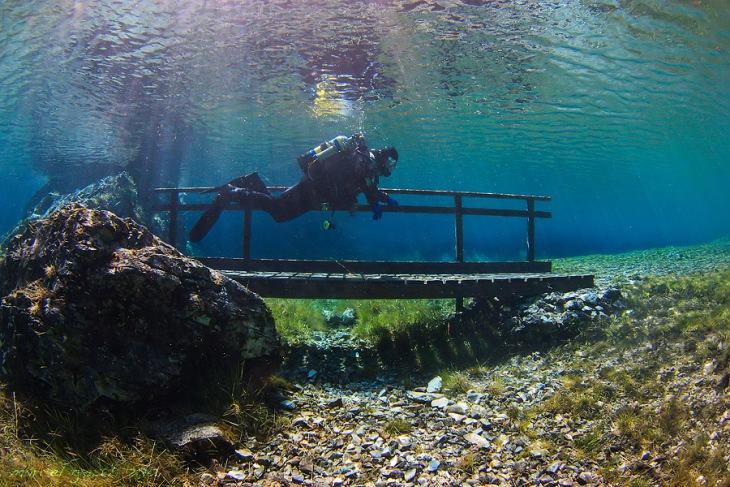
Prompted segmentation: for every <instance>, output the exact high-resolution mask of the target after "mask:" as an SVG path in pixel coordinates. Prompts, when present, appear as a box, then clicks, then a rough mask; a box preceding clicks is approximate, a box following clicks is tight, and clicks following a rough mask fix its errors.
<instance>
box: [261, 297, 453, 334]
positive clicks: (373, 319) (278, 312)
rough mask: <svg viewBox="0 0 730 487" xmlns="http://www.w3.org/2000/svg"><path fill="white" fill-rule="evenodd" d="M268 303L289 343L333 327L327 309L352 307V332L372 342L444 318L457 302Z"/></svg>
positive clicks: (424, 300) (337, 312)
mask: <svg viewBox="0 0 730 487" xmlns="http://www.w3.org/2000/svg"><path fill="white" fill-rule="evenodd" d="M266 304H267V305H268V306H269V308H270V309H271V313H272V314H273V316H274V321H275V322H276V327H277V330H278V331H279V333H280V334H281V337H282V339H283V340H284V341H285V342H287V343H301V342H306V341H307V340H308V339H309V338H310V337H311V335H312V332H315V331H325V330H328V329H331V328H332V327H331V326H329V325H328V324H327V322H326V320H325V318H324V312H325V310H327V311H331V312H334V313H335V314H342V313H343V312H344V311H345V310H346V309H352V310H353V311H354V314H355V317H356V319H355V324H354V326H352V327H351V328H350V332H351V333H352V335H353V336H355V337H357V338H360V339H362V340H365V341H366V342H368V343H370V344H376V343H378V342H379V341H380V340H382V339H384V338H392V337H393V336H396V335H399V334H402V333H405V332H407V330H408V329H409V328H411V327H413V326H419V325H424V324H427V323H433V322H441V321H444V320H445V319H446V318H447V317H448V316H449V314H450V313H453V312H454V303H453V302H452V300H447V299H442V300H438V299H371V300H334V299H326V300H322V299H266Z"/></svg>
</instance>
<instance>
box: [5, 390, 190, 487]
mask: <svg viewBox="0 0 730 487" xmlns="http://www.w3.org/2000/svg"><path fill="white" fill-rule="evenodd" d="M136 431H137V432H135V433H132V434H130V429H129V428H127V427H126V426H124V425H121V424H116V423H113V422H109V418H108V417H106V418H104V417H94V416H89V415H85V416H81V415H78V414H76V413H74V412H69V411H63V410H60V409H56V408H53V407H50V406H42V405H40V406H39V405H34V404H32V403H24V402H22V401H21V400H20V399H18V398H17V397H16V396H15V395H14V394H8V393H7V392H6V391H5V389H4V388H2V387H0V451H2V453H3V454H2V455H0V485H8V486H10V485H43V486H58V487H61V486H67V485H75V486H82V487H86V486H88V487H92V486H106V485H139V486H150V487H151V486H159V485H182V484H183V483H185V482H193V481H194V477H195V475H194V474H193V472H192V471H191V470H190V469H189V468H188V467H186V466H185V464H184V461H183V459H182V458H181V457H180V456H178V455H177V454H174V453H171V452H169V451H167V450H165V449H163V448H161V447H160V445H158V444H157V443H155V442H154V441H152V440H150V439H149V438H146V437H145V436H144V435H142V434H141V433H139V432H138V431H139V430H136Z"/></svg>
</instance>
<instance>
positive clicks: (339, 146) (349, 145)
mask: <svg viewBox="0 0 730 487" xmlns="http://www.w3.org/2000/svg"><path fill="white" fill-rule="evenodd" d="M364 145H365V138H364V137H363V136H362V134H355V135H353V136H352V137H346V136H344V135H338V136H337V137H335V138H334V139H332V140H328V141H327V142H322V143H321V144H319V145H318V146H317V147H315V148H314V149H312V150H309V151H307V152H305V153H304V154H302V155H301V156H299V157H298V158H297V161H298V162H299V167H300V168H301V169H302V171H303V172H304V173H305V174H309V170H310V168H311V167H312V166H313V165H315V164H316V163H321V162H324V161H328V162H335V161H336V159H337V157H340V156H341V155H343V154H353V153H354V152H355V151H356V150H357V149H358V147H360V146H364Z"/></svg>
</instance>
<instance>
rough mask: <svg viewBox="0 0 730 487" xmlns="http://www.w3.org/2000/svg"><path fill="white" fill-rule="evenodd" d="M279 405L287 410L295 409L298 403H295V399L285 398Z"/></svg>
mask: <svg viewBox="0 0 730 487" xmlns="http://www.w3.org/2000/svg"><path fill="white" fill-rule="evenodd" d="M279 407H280V408H281V409H283V410H285V411H294V410H295V409H296V408H297V405H296V404H295V403H294V401H290V400H289V399H285V400H283V401H281V402H280V403H279Z"/></svg>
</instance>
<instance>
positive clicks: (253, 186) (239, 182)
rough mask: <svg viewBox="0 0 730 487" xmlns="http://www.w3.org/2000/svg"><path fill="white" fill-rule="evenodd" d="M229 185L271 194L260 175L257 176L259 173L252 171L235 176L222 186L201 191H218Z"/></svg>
mask: <svg viewBox="0 0 730 487" xmlns="http://www.w3.org/2000/svg"><path fill="white" fill-rule="evenodd" d="M228 185H231V186H235V187H236V188H246V189H250V190H251V191H255V192H257V193H265V194H271V193H269V189H268V188H267V187H266V183H264V182H263V180H262V179H261V176H259V173H257V172H252V173H249V174H246V175H245V176H240V177H237V178H236V179H231V180H230V181H228V182H227V183H226V184H224V185H222V186H217V187H215V188H211V189H206V190H205V191H202V192H203V193H212V192H214V191H217V192H220V191H222V190H223V189H224V188H225V187H226V186H228Z"/></svg>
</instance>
